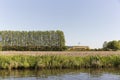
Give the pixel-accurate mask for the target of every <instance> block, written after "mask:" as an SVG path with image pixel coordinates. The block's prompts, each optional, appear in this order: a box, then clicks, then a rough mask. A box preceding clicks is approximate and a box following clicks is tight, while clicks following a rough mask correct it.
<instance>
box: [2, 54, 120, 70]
mask: <svg viewBox="0 0 120 80" xmlns="http://www.w3.org/2000/svg"><path fill="white" fill-rule="evenodd" d="M106 67H107V68H108V67H120V55H112V56H84V57H82V56H63V55H61V56H60V55H59V56H55V55H51V56H47V55H44V56H30V55H11V56H3V55H0V68H1V69H27V68H29V69H65V68H67V69H68V68H73V69H74V68H75V69H76V68H78V69H79V68H106Z"/></svg>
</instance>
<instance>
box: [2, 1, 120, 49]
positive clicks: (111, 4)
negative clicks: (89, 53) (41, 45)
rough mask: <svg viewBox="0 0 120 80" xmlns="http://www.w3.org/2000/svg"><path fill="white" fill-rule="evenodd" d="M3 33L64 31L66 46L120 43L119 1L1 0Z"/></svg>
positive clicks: (97, 46)
mask: <svg viewBox="0 0 120 80" xmlns="http://www.w3.org/2000/svg"><path fill="white" fill-rule="evenodd" d="M0 30H20V31H22V30H24V31H26V30H27V31H31V30H32V31H33V30H40V31H46V30H62V31H63V32H64V35H65V40H66V45H67V46H75V45H81V46H89V47H90V48H101V47H102V45H103V42H104V41H111V40H120V0H0ZM79 43H80V44H79Z"/></svg>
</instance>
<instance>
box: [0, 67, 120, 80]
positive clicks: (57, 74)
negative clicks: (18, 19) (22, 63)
mask: <svg viewBox="0 0 120 80" xmlns="http://www.w3.org/2000/svg"><path fill="white" fill-rule="evenodd" d="M0 80H120V69H113V68H112V69H111V68H110V69H80V70H71V69H65V70H11V71H8V70H0Z"/></svg>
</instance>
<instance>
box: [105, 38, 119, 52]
mask: <svg viewBox="0 0 120 80" xmlns="http://www.w3.org/2000/svg"><path fill="white" fill-rule="evenodd" d="M103 49H104V50H114V51H116V50H120V41H115V40H114V41H110V42H104V44H103Z"/></svg>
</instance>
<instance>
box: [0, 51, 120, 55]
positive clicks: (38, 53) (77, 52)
mask: <svg viewBox="0 0 120 80" xmlns="http://www.w3.org/2000/svg"><path fill="white" fill-rule="evenodd" d="M0 55H5V56H9V55H31V56H43V55H50V56H51V55H63V56H110V55H120V51H0Z"/></svg>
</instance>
